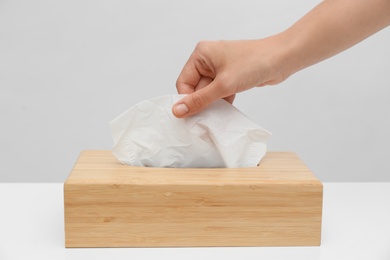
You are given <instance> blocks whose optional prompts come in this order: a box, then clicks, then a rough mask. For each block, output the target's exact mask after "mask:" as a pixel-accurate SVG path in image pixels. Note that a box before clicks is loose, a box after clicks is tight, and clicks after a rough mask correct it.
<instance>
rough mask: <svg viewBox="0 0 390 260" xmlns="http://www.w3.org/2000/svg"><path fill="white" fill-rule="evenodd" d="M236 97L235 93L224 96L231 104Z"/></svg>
mask: <svg viewBox="0 0 390 260" xmlns="http://www.w3.org/2000/svg"><path fill="white" fill-rule="evenodd" d="M235 98H236V94H234V95H231V96H228V97H225V98H224V99H225V100H226V101H227V102H229V103H230V104H233V101H234V99H235Z"/></svg>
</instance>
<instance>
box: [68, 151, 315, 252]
mask: <svg viewBox="0 0 390 260" xmlns="http://www.w3.org/2000/svg"><path fill="white" fill-rule="evenodd" d="M64 200H65V246H66V247H183V246H184V247H194V246H318V245H320V242H321V217H322V184H321V182H320V181H319V180H318V179H316V177H315V176H314V175H313V174H312V173H311V172H310V170H309V169H308V168H307V167H306V166H305V164H304V163H303V162H302V161H301V160H300V159H299V158H298V157H297V155H295V154H294V153H291V152H268V153H267V155H266V156H265V157H264V158H263V160H262V161H261V164H260V166H258V167H253V168H240V169H225V168H215V169H183V168H182V169H179V168H174V169H172V168H147V167H132V166H126V165H122V164H121V163H120V162H118V161H117V160H116V159H115V158H114V156H113V155H112V154H111V152H110V151H83V152H82V153H81V155H80V157H79V159H78V161H77V162H76V164H75V166H74V168H73V170H72V172H71V174H70V175H69V177H68V179H67V180H66V182H65V184H64Z"/></svg>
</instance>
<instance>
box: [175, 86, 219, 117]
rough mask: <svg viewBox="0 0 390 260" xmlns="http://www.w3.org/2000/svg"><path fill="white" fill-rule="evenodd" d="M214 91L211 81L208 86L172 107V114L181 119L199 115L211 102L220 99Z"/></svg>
mask: <svg viewBox="0 0 390 260" xmlns="http://www.w3.org/2000/svg"><path fill="white" fill-rule="evenodd" d="M216 90H217V88H216V87H215V82H214V81H213V82H211V83H210V84H209V85H208V86H206V87H204V88H202V89H199V90H197V91H195V92H193V93H191V94H189V95H187V96H185V97H184V98H182V99H181V100H179V101H178V102H176V103H175V104H174V105H173V107H172V112H173V114H174V115H175V116H176V117H179V118H183V117H188V116H192V115H195V114H197V113H199V112H200V111H202V110H203V109H205V108H206V107H207V106H208V105H210V104H211V103H212V102H214V101H215V100H217V99H219V98H221V96H220V95H219V93H218V91H216Z"/></svg>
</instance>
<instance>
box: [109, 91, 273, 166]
mask: <svg viewBox="0 0 390 260" xmlns="http://www.w3.org/2000/svg"><path fill="white" fill-rule="evenodd" d="M183 96H184V95H170V96H162V97H158V98H154V99H151V100H146V101H143V102H141V103H139V104H137V105H135V106H133V107H131V108H130V109H128V110H126V111H125V112H123V113H122V114H121V115H119V116H118V117H117V118H115V119H114V120H113V121H111V122H110V126H111V131H112V137H113V141H114V146H113V149H112V152H113V154H114V155H115V157H116V158H117V159H118V160H119V161H121V162H122V163H124V164H128V165H132V166H150V167H175V168H215V167H217V168H224V167H228V168H240V167H254V166H256V165H257V164H258V163H259V161H260V160H261V158H262V157H263V156H264V155H265V153H266V144H265V143H266V140H267V139H268V138H269V136H270V135H271V134H270V133H269V132H268V131H267V130H265V129H263V128H261V127H259V126H257V125H256V124H255V123H253V122H252V121H251V120H250V119H248V118H247V117H246V116H245V115H244V114H243V113H241V112H240V111H239V110H238V109H237V108H235V107H234V106H233V105H231V104H230V103H228V102H226V101H225V100H223V99H221V100H218V101H216V102H214V103H213V104H211V105H210V106H209V107H208V108H207V109H205V110H204V111H202V112H201V113H199V114H197V115H194V116H191V117H189V118H184V119H179V118H176V117H175V116H174V115H173V114H172V106H173V104H174V103H176V102H177V101H178V100H180V99H181V98H182V97H183Z"/></svg>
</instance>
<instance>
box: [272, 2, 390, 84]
mask: <svg viewBox="0 0 390 260" xmlns="http://www.w3.org/2000/svg"><path fill="white" fill-rule="evenodd" d="M388 25H390V0H325V1H323V2H322V3H320V4H319V5H318V6H317V7H315V8H314V9H313V10H312V11H310V12H309V13H308V14H307V15H305V16H304V17H302V18H301V19H300V20H299V21H298V22H296V23H295V24H294V25H293V26H291V27H290V28H289V29H287V30H286V31H284V32H283V33H280V34H279V35H277V36H276V37H278V38H279V42H281V44H282V45H283V46H284V47H283V48H282V50H283V51H282V52H281V53H280V55H279V56H278V65H277V66H279V67H280V69H281V74H283V77H284V78H287V77H288V76H290V75H291V74H293V73H295V72H296V71H299V70H301V69H304V68H306V67H308V66H310V65H313V64H315V63H317V62H320V61H322V60H324V59H327V58H329V57H331V56H333V55H335V54H337V53H339V52H341V51H343V50H345V49H348V48H349V47H351V46H353V45H355V44H356V43H358V42H360V41H362V40H364V39H365V38H367V37H369V36H370V35H372V34H374V33H375V32H377V31H379V30H381V29H383V28H384V27H386V26H388Z"/></svg>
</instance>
